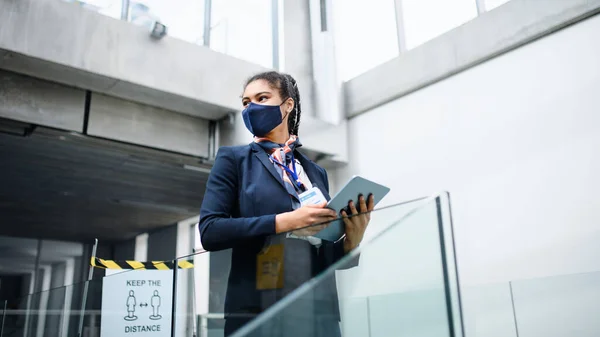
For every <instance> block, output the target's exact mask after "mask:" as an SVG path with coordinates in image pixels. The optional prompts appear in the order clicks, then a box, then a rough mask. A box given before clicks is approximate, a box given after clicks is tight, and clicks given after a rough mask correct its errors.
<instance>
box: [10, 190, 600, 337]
mask: <svg viewBox="0 0 600 337" xmlns="http://www.w3.org/2000/svg"><path fill="white" fill-rule="evenodd" d="M285 240H294V241H289V242H286V243H285V245H288V244H291V245H293V246H292V248H294V247H295V248H297V247H298V245H300V244H303V242H304V241H296V240H299V239H292V238H286V239H285ZM285 245H284V246H285ZM270 247H273V245H270V246H267V248H270ZM287 248H289V247H288V246H285V247H284V250H283V252H284V255H283V257H284V258H283V260H282V262H283V267H284V269H287V270H288V271H291V272H292V274H291V275H290V274H288V273H283V275H284V279H283V281H284V284H283V285H282V287H275V289H272V290H268V289H261V290H259V291H256V289H253V290H252V289H250V290H249V291H248V292H246V293H244V294H243V295H245V296H246V295H247V296H251V295H256V294H257V293H258V294H259V295H260V297H259V298H258V299H256V298H255V304H256V307H255V308H253V309H254V310H240V309H237V310H235V309H236V306H235V303H236V302H235V301H233V302H234V304H233V305H232V304H231V302H229V303H228V306H227V308H228V309H227V310H225V308H226V306H225V297H226V296H225V295H226V294H227V296H229V297H230V298H231V297H232V294H231V292H229V291H228V286H230V285H231V284H234V286H235V284H238V283H243V282H248V283H249V284H251V285H252V286H253V287H254V288H256V287H257V285H258V283H259V282H263V281H264V280H263V281H260V280H259V279H257V277H256V275H253V276H254V277H252V278H249V279H240V278H235V277H230V276H229V275H230V269H231V266H230V265H229V264H228V263H229V260H230V259H231V254H232V251H231V250H224V251H220V252H211V253H210V254H207V253H206V252H201V253H198V254H194V255H191V256H185V257H181V258H178V259H176V260H174V261H166V262H163V263H160V262H155V263H153V264H151V266H149V265H147V264H146V265H136V263H135V262H134V263H130V264H129V267H128V266H127V265H124V263H123V261H120V262H119V261H117V262H118V263H117V262H115V264H111V263H110V261H109V262H106V263H105V265H107V266H109V267H114V266H115V265H120V266H121V267H125V268H131V269H127V270H119V269H110V270H106V271H104V270H102V269H98V268H95V271H96V272H95V273H94V275H95V277H94V278H92V279H91V280H90V281H87V282H81V283H77V284H73V285H69V286H65V287H56V288H52V285H53V284H54V283H56V282H60V280H58V279H56V280H55V279H54V278H49V279H45V280H46V281H44V280H40V282H41V283H44V286H43V288H51V289H49V290H46V291H42V292H38V293H35V294H33V295H29V296H24V297H21V298H18V299H17V300H11V301H3V300H1V299H0V337H9V336H10V337H46V336H48V337H50V336H59V337H71V336H77V337H120V336H134V335H136V334H141V333H143V334H148V335H154V336H161V337H162V336H178V337H179V336H181V337H183V336H186V337H189V336H194V337H206V336H224V335H226V333H225V329H226V326H227V325H228V327H229V330H228V333H227V334H229V333H231V330H232V329H231V324H232V323H233V324H234V327H237V328H239V329H238V330H237V331H236V332H235V336H294V335H299V336H324V335H326V336H330V335H333V336H344V337H352V336H436V337H438V336H496V335H497V336H503V337H511V336H514V337H517V336H518V337H523V336H525V337H534V336H551V337H553V336H556V337H558V336H561V337H562V336H583V337H587V336H590V337H591V336H598V335H600V321H599V320H598V319H597V317H598V314H599V313H600V272H596V273H587V274H574V275H564V276H555V277H547V278H538V279H531V280H520V281H512V282H507V283H502V284H492V285H482V286H462V287H459V283H458V279H457V274H456V264H455V257H454V244H453V234H452V223H451V215H450V204H449V198H448V196H447V195H446V194H442V195H439V196H435V197H432V198H427V199H420V200H416V201H413V202H409V203H404V204H398V205H392V206H388V207H385V208H381V209H378V210H376V211H373V212H372V213H371V221H370V223H369V226H368V230H367V233H366V235H365V238H364V240H363V242H362V243H361V245H360V246H359V247H358V248H357V249H355V250H354V251H352V252H351V253H349V254H347V255H346V256H344V257H343V258H341V259H339V260H338V261H333V262H332V263H331V264H330V265H328V266H324V268H322V270H321V271H318V272H315V271H314V268H316V267H318V266H315V265H314V264H313V265H311V264H310V263H309V264H306V263H300V262H301V261H302V256H301V255H299V253H301V251H293V250H292V251H287V250H286V249H287ZM285 253H295V254H296V253H298V255H294V256H286V254H285ZM288 255H289V254H288ZM209 256H212V257H211V258H210V259H208V257H209ZM255 257H256V256H255ZM255 257H253V259H254V258H255ZM288 257H292V258H293V259H292V260H288V259H287V258H288ZM213 258H214V259H213ZM209 261H210V265H211V266H210V272H209V274H210V277H209V275H206V273H207V269H206V268H204V267H206V265H205V263H209ZM290 262H294V263H295V264H288V263H290ZM194 264H195V265H194ZM174 266H178V269H173V268H174ZM286 266H287V267H286ZM97 267H99V265H98V266H97ZM192 267H193V268H192ZM322 267H323V266H322ZM142 268H150V269H153V270H147V269H142ZM273 270H277V268H275V269H273ZM302 274H306V275H304V277H303V275H302ZM57 275H58V274H57ZM234 275H235V274H234ZM275 275H277V273H276V274H275ZM315 275H316V276H315ZM313 276H315V277H313ZM294 277H298V279H300V280H302V279H304V278H308V280H307V281H305V282H301V283H298V282H295V281H297V280H295V279H294ZM271 281H274V283H273V284H277V278H276V279H274V280H273V279H272V280H271ZM287 282H290V283H291V284H290V285H291V287H290V288H286V286H287ZM263 288H264V287H263ZM459 289H461V290H462V292H461V293H459ZM174 294H175V295H176V296H174ZM233 298H234V299H235V297H233ZM199 302H202V303H199ZM261 306H263V307H264V308H260V307H261ZM232 308H233V309H232ZM238 308H239V306H238ZM462 308H464V324H463V310H462ZM245 309H249V307H246V308H245ZM236 323H237V324H236ZM463 326H464V327H463ZM463 331H464V332H463Z"/></svg>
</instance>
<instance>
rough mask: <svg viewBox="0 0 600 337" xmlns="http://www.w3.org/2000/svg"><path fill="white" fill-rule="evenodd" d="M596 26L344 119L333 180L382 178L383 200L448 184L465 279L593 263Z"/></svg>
mask: <svg viewBox="0 0 600 337" xmlns="http://www.w3.org/2000/svg"><path fill="white" fill-rule="evenodd" d="M598 31H600V16H595V17H592V18H590V19H587V20H585V21H583V22H580V23H578V24H576V25H573V26H570V27H568V28H565V29H563V30H561V31H559V32H557V33H554V34H552V35H550V36H547V37H545V38H543V39H540V40H538V41H535V42H533V43H530V44H528V45H526V46H523V47H521V48H519V49H517V50H514V51H512V52H510V53H507V54H504V55H502V56H499V57H497V58H495V59H492V60H490V61H488V62H485V63H483V64H481V65H478V66H476V67H473V68H471V69H469V70H467V71H464V72H462V73H460V74H457V75H455V76H453V77H450V78H448V79H446V80H444V81H441V82H438V83H436V84H433V85H431V86H428V87H426V88H423V89H422V90H419V91H417V92H414V93H412V94H410V95H407V96H404V97H402V98H400V99H397V100H395V101H393V102H391V103H389V104H386V105H384V106H381V107H378V108H376V109H373V110H371V111H369V112H367V113H365V114H362V115H359V116H357V117H355V118H353V119H351V120H350V123H349V135H350V141H349V143H350V145H349V148H350V149H352V150H351V151H350V154H349V156H350V165H349V166H348V167H346V168H344V169H341V170H339V172H337V174H336V177H337V179H338V181H339V182H343V181H345V180H346V179H347V178H348V177H349V176H351V175H352V174H360V175H363V176H365V177H368V178H369V177H370V178H372V179H375V180H377V181H379V182H381V183H384V184H387V185H389V186H390V187H392V192H391V193H390V195H389V196H388V197H387V198H386V199H385V203H386V204H391V203H395V202H400V201H403V200H409V199H413V198H415V197H421V196H426V195H430V194H433V193H436V192H438V191H442V190H447V191H449V192H450V193H451V196H452V206H453V216H454V226H455V234H456V246H457V256H458V265H459V272H460V277H461V281H462V285H463V286H464V287H465V288H468V287H470V286H476V285H484V284H489V283H496V282H507V281H509V280H518V279H524V278H534V277H544V276H550V275H558V274H569V273H580V272H591V271H596V270H600V259H598V256H600V245H599V244H598V242H600V198H598V197H597V195H596V193H595V192H596V190H598V188H599V187H600V177H599V176H598V174H597V173H598V172H600V156H598V149H599V146H600V132H598V129H599V126H600V113H599V112H600V101H599V100H598V95H599V94H600V62H598V60H600V45H598V43H595V42H594V41H597V32H598ZM390 76H402V74H391V75H390ZM374 85H377V84H376V83H374ZM338 185H339V183H338ZM469 305H470V304H469V303H465V304H464V306H465V315H466V316H468V315H470V314H474V312H469V310H471V309H474V308H475V307H474V306H472V307H469Z"/></svg>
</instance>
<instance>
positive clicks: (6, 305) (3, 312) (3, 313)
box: [0, 284, 8, 337]
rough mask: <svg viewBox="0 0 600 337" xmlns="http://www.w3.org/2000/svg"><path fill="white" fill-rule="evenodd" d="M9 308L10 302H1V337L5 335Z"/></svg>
mask: <svg viewBox="0 0 600 337" xmlns="http://www.w3.org/2000/svg"><path fill="white" fill-rule="evenodd" d="M0 286H1V284H0ZM7 308H8V302H7V301H5V300H0V310H2V314H0V337H2V336H3V335H4V315H5V314H6V309H7Z"/></svg>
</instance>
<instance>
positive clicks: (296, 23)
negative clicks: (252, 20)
mask: <svg viewBox="0 0 600 337" xmlns="http://www.w3.org/2000/svg"><path fill="white" fill-rule="evenodd" d="M281 1H282V2H283V3H282V5H280V6H279V7H280V8H281V10H280V12H281V16H280V18H282V20H281V21H282V22H281V24H280V30H281V31H282V33H281V34H279V47H280V48H279V50H280V51H281V53H282V54H280V56H279V58H280V59H281V64H280V70H281V71H283V72H286V73H289V74H290V75H292V76H293V77H294V78H295V79H296V81H297V82H298V88H299V89H300V93H301V95H302V106H303V107H304V111H305V114H306V115H313V116H315V104H314V103H315V102H314V96H315V95H314V91H315V83H314V76H313V75H314V74H313V47H312V38H311V36H312V31H311V24H310V20H311V16H310V8H309V0H281Z"/></svg>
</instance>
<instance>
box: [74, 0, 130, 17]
mask: <svg viewBox="0 0 600 337" xmlns="http://www.w3.org/2000/svg"><path fill="white" fill-rule="evenodd" d="M65 1H66V2H71V3H75V4H77V5H79V6H81V7H83V8H86V9H89V10H91V11H94V12H98V13H100V14H104V15H106V16H110V17H112V18H115V19H120V18H121V1H122V0H65Z"/></svg>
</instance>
